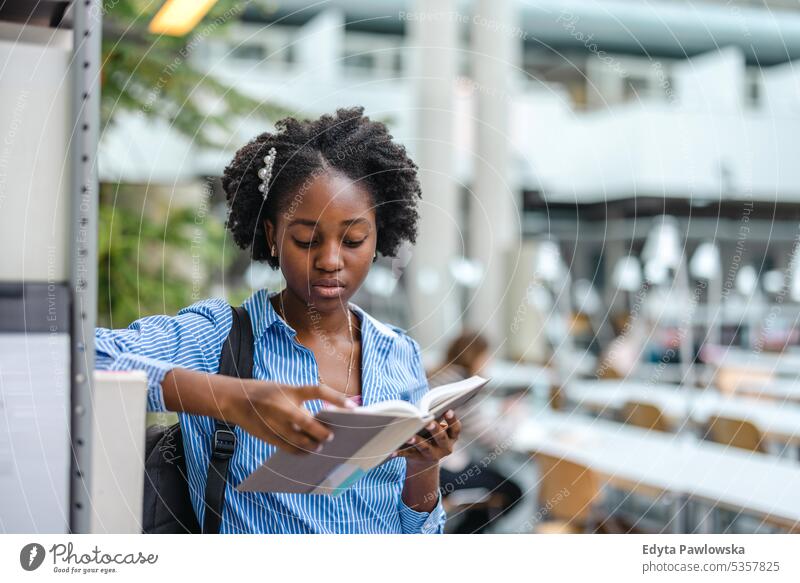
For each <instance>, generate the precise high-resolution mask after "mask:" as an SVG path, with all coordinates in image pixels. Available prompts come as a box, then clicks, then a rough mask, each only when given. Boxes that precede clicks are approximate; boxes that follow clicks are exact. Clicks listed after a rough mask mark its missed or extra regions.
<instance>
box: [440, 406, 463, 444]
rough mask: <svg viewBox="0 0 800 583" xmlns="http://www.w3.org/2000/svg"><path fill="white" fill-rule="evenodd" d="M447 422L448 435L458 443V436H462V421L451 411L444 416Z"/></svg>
mask: <svg viewBox="0 0 800 583" xmlns="http://www.w3.org/2000/svg"><path fill="white" fill-rule="evenodd" d="M444 418H445V420H446V421H447V434H448V435H449V436H450V439H451V440H452V441H456V440H457V439H458V436H459V435H461V420H460V419H458V418H457V417H456V414H455V413H454V412H453V411H452V410H451V411H448V412H447V413H445V414H444Z"/></svg>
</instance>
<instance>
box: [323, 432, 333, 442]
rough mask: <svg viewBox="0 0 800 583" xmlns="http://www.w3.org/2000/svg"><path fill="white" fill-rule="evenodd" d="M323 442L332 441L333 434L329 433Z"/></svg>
mask: <svg viewBox="0 0 800 583" xmlns="http://www.w3.org/2000/svg"><path fill="white" fill-rule="evenodd" d="M325 441H333V433H329V434H328V437H326V438H325Z"/></svg>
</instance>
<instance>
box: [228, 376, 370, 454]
mask: <svg viewBox="0 0 800 583" xmlns="http://www.w3.org/2000/svg"><path fill="white" fill-rule="evenodd" d="M229 381H230V382H231V383H232V384H233V385H235V386H234V388H233V389H232V390H231V394H230V395H229V396H228V399H229V401H228V403H226V404H225V405H224V406H223V407H224V409H223V410H224V413H223V414H224V415H225V418H226V421H227V420H229V419H230V422H231V423H234V424H235V425H238V426H239V427H241V428H242V429H244V430H245V431H247V432H248V433H250V434H251V435H254V436H255V437H258V438H259V439H263V440H264V441H266V442H268V443H271V444H272V445H274V446H276V447H278V448H280V449H283V450H286V451H288V452H292V453H308V452H313V451H318V450H319V449H320V448H321V447H322V444H323V443H325V442H326V441H330V440H331V439H333V432H332V431H331V430H330V429H329V428H327V427H326V426H324V425H323V424H322V423H320V422H319V421H317V420H316V419H314V416H313V415H311V413H310V412H309V411H308V410H307V409H305V408H304V407H303V402H305V401H309V400H312V399H321V400H323V401H327V402H328V403H330V404H332V405H336V406H337V407H348V408H349V407H353V406H354V405H353V403H352V402H351V401H350V400H349V399H347V397H346V396H345V395H344V394H343V393H340V392H339V391H337V390H336V389H333V388H331V387H328V386H326V385H319V386H302V387H295V386H290V385H281V384H278V383H275V382H271V381H259V380H250V379H247V380H240V379H236V378H230V379H229Z"/></svg>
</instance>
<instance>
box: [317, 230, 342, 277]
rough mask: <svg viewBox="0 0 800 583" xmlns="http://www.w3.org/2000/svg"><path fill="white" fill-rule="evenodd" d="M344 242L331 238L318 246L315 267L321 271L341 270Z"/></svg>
mask: <svg viewBox="0 0 800 583" xmlns="http://www.w3.org/2000/svg"><path fill="white" fill-rule="evenodd" d="M341 250H342V243H341V241H336V240H335V239H333V238H331V239H328V240H327V241H325V243H323V244H322V245H320V246H319V247H318V251H317V254H316V256H315V257H314V267H315V268H316V269H319V270H320V271H329V272H331V271H339V270H340V269H342V268H343V267H344V265H343V264H342V253H341Z"/></svg>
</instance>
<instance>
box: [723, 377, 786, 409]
mask: <svg viewBox="0 0 800 583" xmlns="http://www.w3.org/2000/svg"><path fill="white" fill-rule="evenodd" d="M736 392H738V393H741V394H742V395H750V396H753V397H759V398H766V399H772V400H774V401H778V402H780V403H784V402H787V401H788V402H792V403H800V380H791V379H772V380H770V381H766V382H764V383H757V382H755V381H754V382H753V383H752V384H749V383H746V384H741V385H739V386H738V387H737V388H736Z"/></svg>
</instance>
